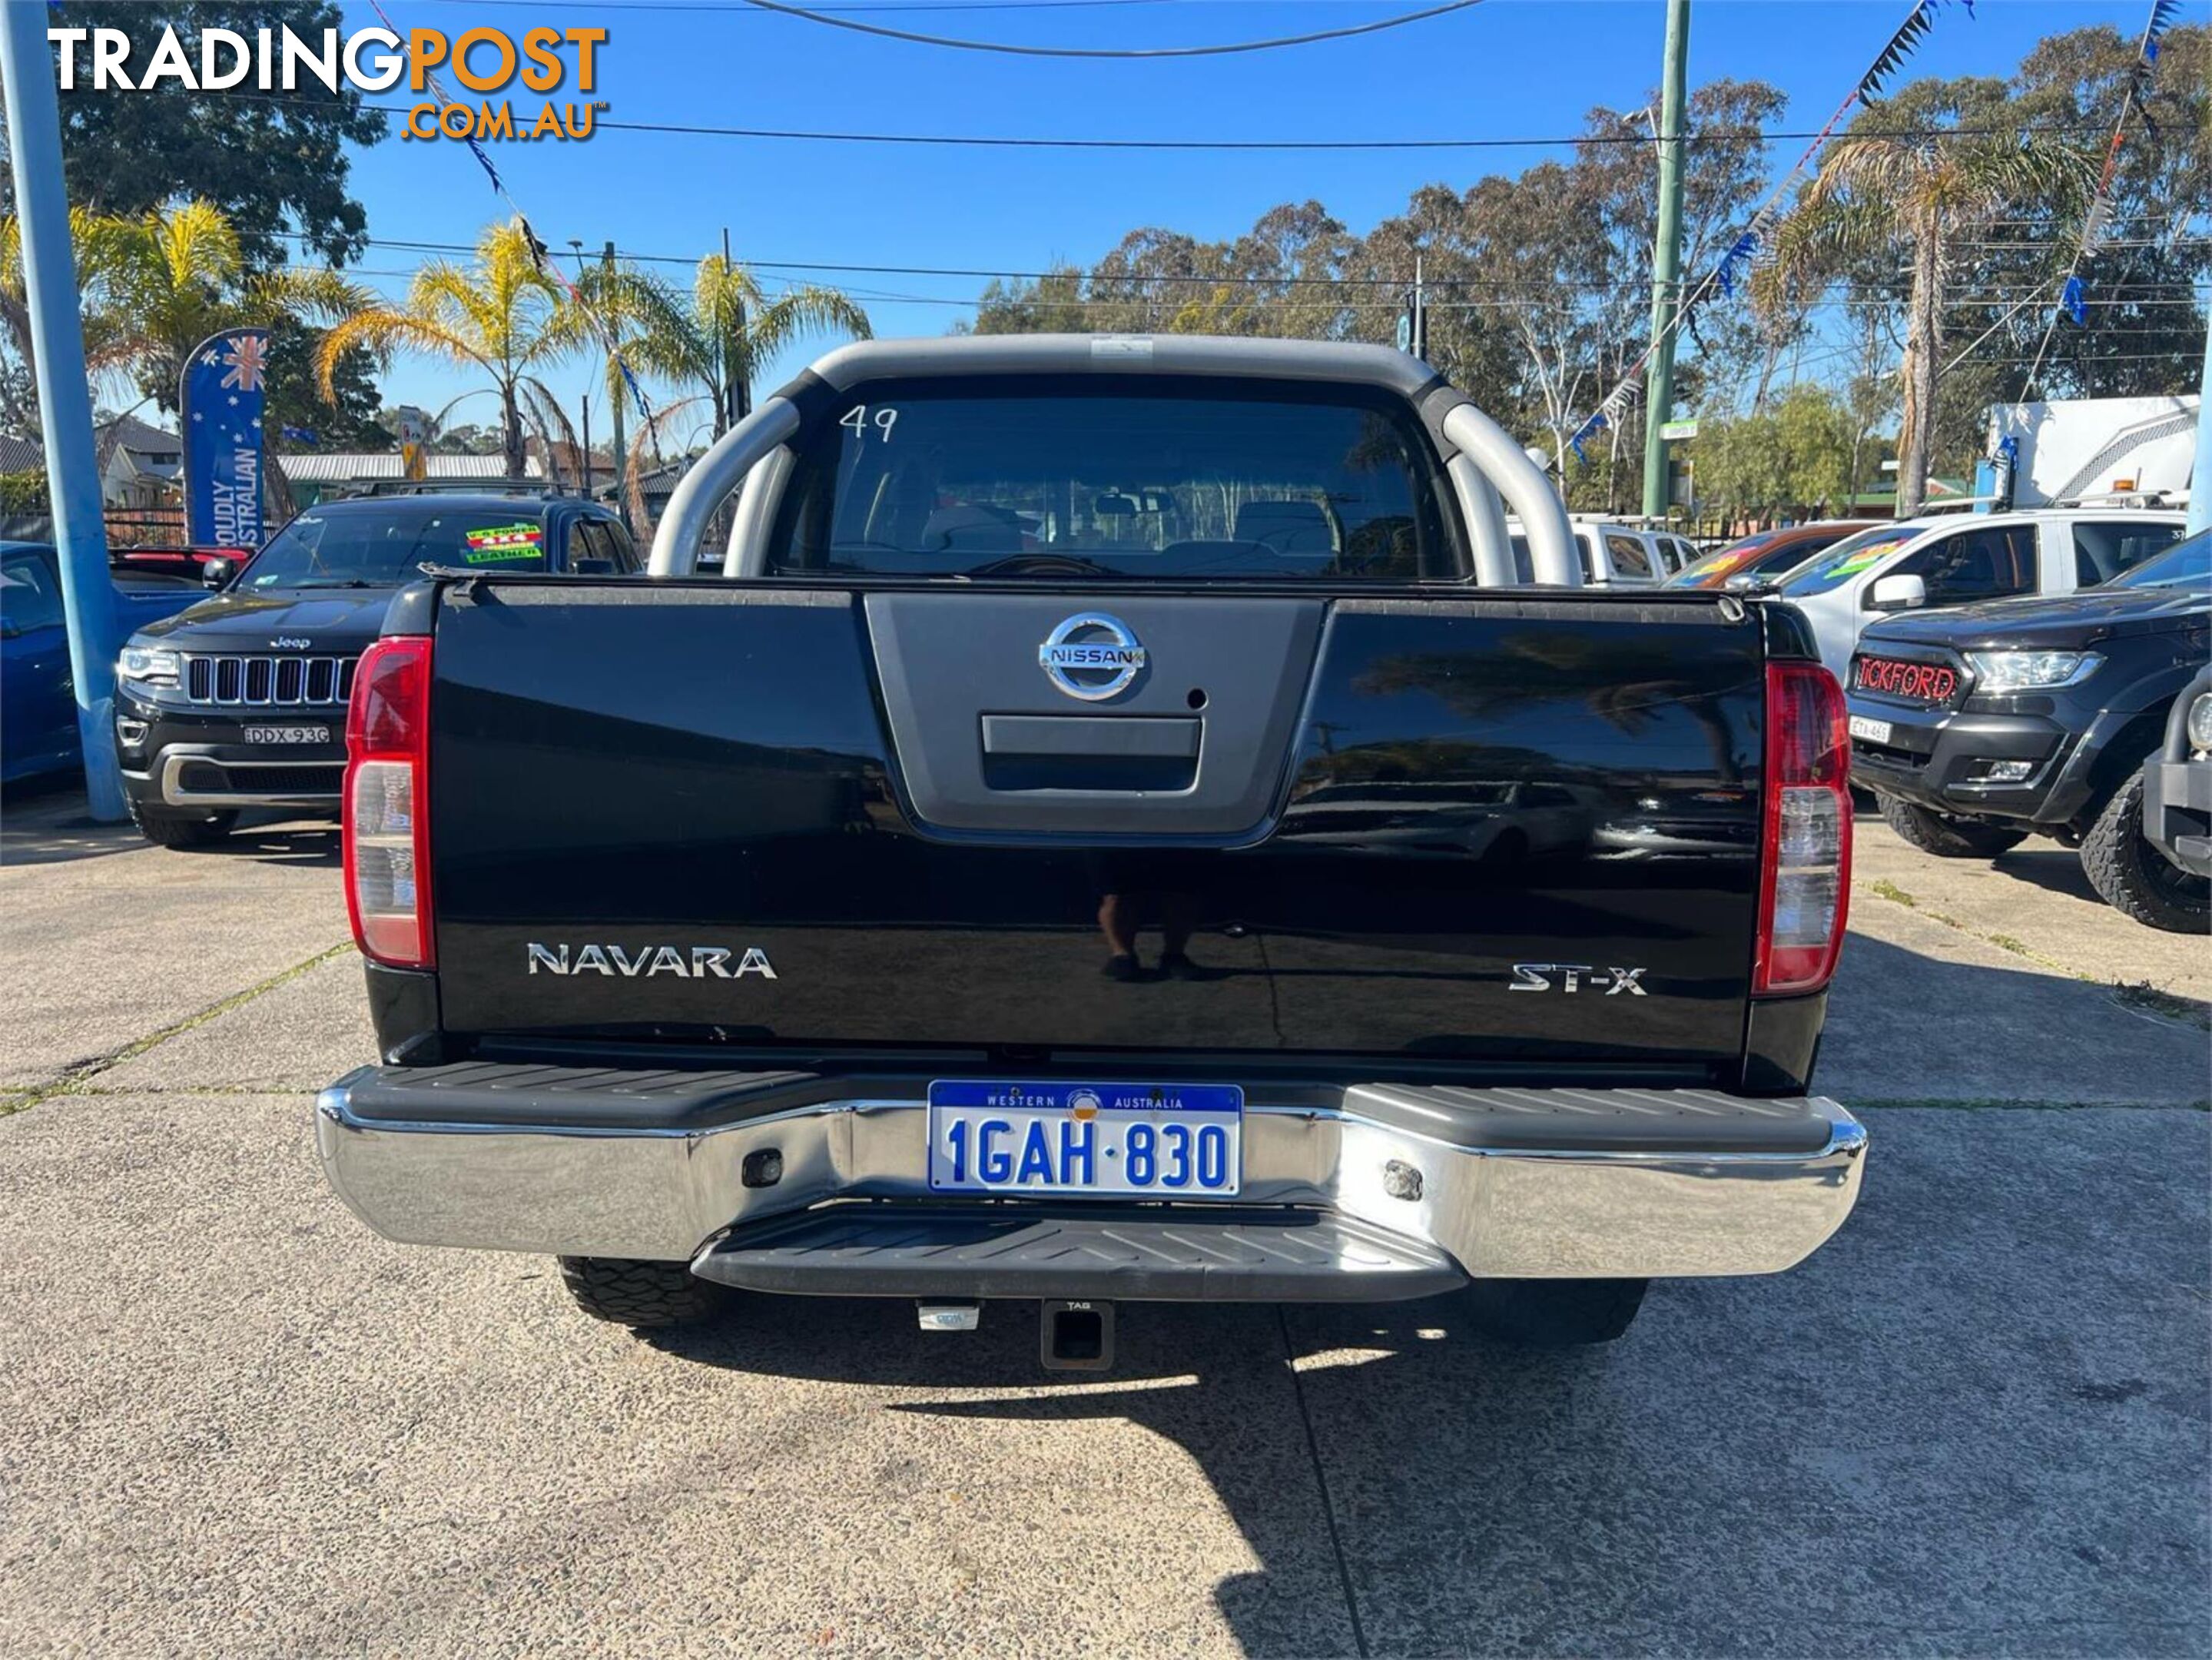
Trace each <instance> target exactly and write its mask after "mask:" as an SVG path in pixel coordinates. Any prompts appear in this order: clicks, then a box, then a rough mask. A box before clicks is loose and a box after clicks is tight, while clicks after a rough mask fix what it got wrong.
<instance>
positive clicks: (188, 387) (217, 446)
mask: <svg viewBox="0 0 2212 1660" xmlns="http://www.w3.org/2000/svg"><path fill="white" fill-rule="evenodd" d="M268 362H269V331H268V330H267V329H226V330H225V331H223V332H222V333H221V334H211V335H210V336H209V337H207V338H206V339H204V340H203V341H201V342H200V344H198V345H197V347H195V348H194V349H193V350H192V355H191V356H190V357H188V358H186V359H185V373H184V374H183V377H182V380H181V383H180V385H179V388H178V394H177V395H178V398H179V409H180V410H182V411H183V426H184V445H185V539H186V540H187V541H189V542H191V543H192V544H194V545H196V546H202V547H208V546H212V547H223V548H258V547H259V546H260V545H261V400H262V383H263V380H264V375H265V372H266V369H267V365H268Z"/></svg>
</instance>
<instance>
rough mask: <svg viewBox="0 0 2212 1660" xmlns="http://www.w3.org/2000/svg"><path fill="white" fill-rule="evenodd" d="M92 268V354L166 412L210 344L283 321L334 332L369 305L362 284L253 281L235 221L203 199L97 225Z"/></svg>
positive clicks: (257, 274) (296, 271) (265, 274)
mask: <svg viewBox="0 0 2212 1660" xmlns="http://www.w3.org/2000/svg"><path fill="white" fill-rule="evenodd" d="M86 264H87V265H88V266H89V267H90V268H91V271H92V275H93V291H94V292H96V293H98V294H99V295H100V296H101V300H102V302H103V304H102V307H101V310H102V317H101V321H102V324H103V325H104V330H105V332H106V339H105V340H104V341H103V342H98V343H96V342H95V341H94V339H93V338H92V336H93V335H94V332H95V331H94V330H93V329H90V328H88V330H87V335H88V338H87V342H86V344H87V345H88V348H92V349H94V352H95V353H96V355H97V356H104V357H106V358H107V359H109V360H110V361H113V362H128V363H129V364H131V367H132V368H134V369H135V371H136V372H137V377H138V380H139V382H140V384H141V386H143V388H144V389H145V390H146V391H147V392H149V393H151V394H152V395H153V396H154V397H155V398H157V399H158V400H159V401H160V402H161V404H162V405H163V406H164V407H167V405H169V404H173V402H174V401H175V400H176V397H177V377H178V375H179V373H180V372H181V371H182V370H183V368H184V365H185V359H186V358H187V357H188V356H191V351H192V349H193V348H194V347H195V346H197V345H198V344H200V342H202V341H203V340H204V339H206V338H207V337H209V336H210V335H211V334H216V333H220V332H221V331H223V330H225V329H234V328H244V327H247V326H249V325H255V324H268V323H274V322H276V321H278V320H280V319H285V318H289V319H295V320H296V321H299V322H301V323H309V324H325V323H333V322H337V321H338V320H340V319H343V318H345V317H347V316H349V314H351V313H355V312H357V311H359V310H361V309H362V307H364V306H367V305H368V303H369V301H370V298H371V296H370V295H369V293H368V289H364V288H362V287H361V286H360V285H359V284H358V283H349V282H348V281H347V280H346V279H345V278H344V277H341V276H339V275H338V274H337V272H336V271H327V270H323V269H320V268H318V267H313V266H295V265H287V266H282V267H280V268H278V269H277V270H275V271H248V270H247V269H246V256H245V253H244V251H243V249H242V248H241V246H240V242H239V237H238V231H237V229H236V228H235V227H234V226H233V225H232V223H231V222H230V219H229V216H228V215H226V214H225V213H224V212H223V210H222V209H221V208H218V207H217V206H216V205H215V204H213V203H212V202H204V201H199V200H197V199H196V200H192V201H189V202H185V203H184V204H181V205H179V206H177V207H174V208H155V209H153V210H150V211H149V212H148V213H146V214H144V215H143V216H140V217H138V218H136V219H121V220H110V221H106V222H100V223H97V224H96V226H95V229H94V235H93V239H92V243H91V246H90V247H89V248H88V253H87V258H86ZM79 280H80V286H84V283H83V279H82V277H80V279H79Z"/></svg>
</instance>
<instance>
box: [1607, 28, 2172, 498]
mask: <svg viewBox="0 0 2212 1660" xmlns="http://www.w3.org/2000/svg"><path fill="white" fill-rule="evenodd" d="M1946 3H1948V0H1913V4H1912V9H1911V11H1909V12H1907V13H1906V14H1905V21H1903V22H1901V23H1899V25H1898V26H1897V27H1896V28H1895V29H1894V30H1893V32H1892V33H1891V34H1890V36H1889V39H1888V40H1886V41H1884V42H1883V43H1882V47H1881V51H1880V52H1877V53H1876V54H1875V60H1874V62H1873V64H1871V65H1869V68H1868V70H1867V71H1866V73H1865V74H1863V75H1862V76H1860V77H1859V78H1858V82H1857V84H1856V85H1855V86H1853V87H1852V88H1851V90H1850V92H1849V93H1847V94H1844V101H1843V102H1842V103H1840V104H1838V105H1837V106H1836V112H1835V113H1834V114H1833V115H1831V116H1830V117H1829V118H1828V120H1827V124H1826V125H1825V126H1823V127H1822V128H1821V129H1820V131H1819V132H1817V133H1815V134H1814V136H1813V141H1812V143H1809V144H1808V145H1806V146H1805V149H1804V150H1803V152H1802V154H1801V155H1799V156H1798V157H1797V160H1796V162H1795V163H1794V164H1792V166H1791V167H1790V170H1789V171H1788V172H1787V173H1784V174H1783V175H1782V177H1781V178H1780V179H1778V181H1776V184H1775V185H1774V188H1773V189H1772V190H1771V191H1770V192H1768V193H1767V197H1766V199H1765V201H1764V202H1762V203H1760V204H1759V210H1758V211H1757V212H1755V213H1754V214H1753V215H1752V216H1751V219H1750V221H1749V222H1747V224H1746V225H1745V226H1744V228H1743V229H1742V231H1741V232H1740V233H1739V234H1737V235H1736V237H1735V240H1732V241H1731V242H1730V243H1729V247H1728V252H1726V253H1724V254H1723V255H1722V256H1721V258H1720V260H1719V262H1718V263H1717V264H1716V265H1714V266H1713V267H1712V268H1711V270H1710V271H1707V272H1706V273H1705V276H1704V277H1703V278H1701V279H1700V280H1699V283H1697V284H1696V286H1695V287H1693V288H1692V289H1690V291H1689V292H1688V293H1687V294H1686V295H1684V296H1683V297H1682V299H1681V301H1680V303H1679V304H1677V305H1676V307H1674V315H1673V316H1672V317H1671V318H1670V319H1668V324H1667V326H1666V328H1665V329H1663V330H1662V331H1660V333H1659V334H1658V335H1657V336H1656V337H1654V338H1653V340H1652V342H1651V344H1650V345H1648V346H1646V347H1645V348H1644V351H1643V353H1642V354H1641V355H1640V356H1638V358H1637V360H1636V362H1634V363H1633V364H1632V365H1631V366H1630V367H1629V369H1628V372H1627V374H1625V375H1623V376H1622V377H1621V378H1620V380H1619V381H1618V382H1616V383H1615V384H1614V386H1613V389H1612V390H1611V391H1610V392H1607V393H1606V395H1605V397H1604V398H1602V399H1601V400H1600V401H1599V404H1598V414H1597V416H1595V417H1592V419H1597V418H1599V417H1603V418H1604V419H1605V420H1607V421H1608V422H1618V421H1620V419H1621V417H1624V416H1626V415H1627V414H1628V413H1629V412H1631V411H1632V410H1635V409H1636V408H1638V406H1639V405H1640V404H1642V403H1643V401H1644V376H1645V374H1646V373H1647V372H1648V371H1649V370H1650V367H1651V362H1652V359H1653V358H1654V357H1656V356H1657V355H1658V351H1659V348H1660V346H1661V344H1663V343H1664V342H1666V341H1668V340H1670V339H1672V338H1673V337H1674V335H1675V334H1676V333H1677V332H1678V331H1684V330H1686V329H1688V328H1689V326H1690V324H1691V319H1692V318H1693V317H1694V315H1695V314H1696V312H1697V308H1698V307H1699V306H1700V305H1702V304H1704V303H1705V301H1706V300H1707V299H1708V298H1709V297H1710V296H1711V295H1712V294H1713V293H1714V292H1715V291H1716V290H1717V291H1718V292H1719V293H1721V294H1722V295H1723V296H1725V297H1727V298H1729V299H1733V298H1735V288H1736V283H1738V282H1739V281H1740V280H1741V277H1742V276H1743V273H1744V271H1745V269H1746V268H1747V266H1749V265H1753V264H1754V263H1755V262H1756V261H1757V260H1758V259H1759V257H1760V256H1761V255H1762V254H1763V253H1765V252H1767V251H1768V249H1769V245H1770V239H1771V233H1772V230H1773V227H1774V222H1775V221H1776V220H1777V219H1778V218H1779V217H1780V216H1781V214H1782V204H1783V200H1784V198H1785V197H1787V196H1788V194H1789V193H1790V191H1791V189H1793V188H1794V187H1795V186H1796V184H1797V182H1798V180H1799V179H1802V178H1803V177H1804V176H1805V173H1806V171H1807V169H1808V168H1809V167H1811V166H1812V162H1813V158H1814V156H1815V155H1819V154H1820V148H1821V146H1823V145H1824V144H1826V143H1827V142H1828V140H1829V139H1830V138H1831V137H1833V136H1834V134H1835V132H1836V130H1837V129H1838V127H1839V126H1841V125H1843V121H1844V117H1845V116H1847V115H1849V114H1850V112H1851V110H1852V108H1853V107H1854V106H1871V105H1872V104H1873V103H1874V102H1875V100H1876V98H1877V97H1879V95H1880V94H1881V90H1882V88H1883V87H1884V85H1885V84H1886V83H1887V82H1888V81H1889V79H1890V77H1891V76H1893V75H1895V74H1896V72H1897V70H1899V67H1901V66H1902V65H1903V64H1904V63H1905V59H1906V58H1910V57H1911V55H1912V52H1913V51H1914V49H1915V48H1916V47H1917V46H1918V45H1919V44H1920V42H1921V40H1923V39H1924V38H1925V37H1926V36H1927V34H1928V33H1929V30H1931V29H1932V28H1933V27H1935V20H1936V13H1937V12H1938V11H1940V10H1941V9H1942V7H1943V6H1944V5H1945V4H1946ZM1958 3H1959V4H1960V5H1961V6H1962V7H1963V8H1964V9H1965V10H1966V15H1968V16H1969V17H1972V15H1974V7H1973V0H1958ZM2158 3H2159V4H2161V5H2166V6H2172V7H2178V6H2179V3H2180V0H2158ZM1584 424H1585V426H1587V424H1588V423H1584ZM1577 436H1579V437H1583V438H1587V437H1589V433H1588V432H1587V431H1585V432H1582V433H1579V434H1577ZM1569 447H1571V448H1572V447H1573V446H1572V445H1571V444H1570V446H1569ZM1575 453H1576V454H1577V457H1579V456H1580V455H1581V453H1582V452H1581V451H1580V450H1576V452H1575Z"/></svg>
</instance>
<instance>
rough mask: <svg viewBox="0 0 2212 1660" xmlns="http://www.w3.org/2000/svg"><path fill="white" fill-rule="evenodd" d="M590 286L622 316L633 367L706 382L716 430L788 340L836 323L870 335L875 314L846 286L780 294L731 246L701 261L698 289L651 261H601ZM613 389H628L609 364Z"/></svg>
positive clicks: (690, 382) (829, 329)
mask: <svg viewBox="0 0 2212 1660" xmlns="http://www.w3.org/2000/svg"><path fill="white" fill-rule="evenodd" d="M585 289H586V294H587V295H589V296H590V297H591V298H592V300H593V301H596V302H599V303H600V304H601V307H602V309H603V310H605V312H606V313H608V314H609V315H610V316H611V317H612V318H614V319H617V321H616V328H617V341H618V345H619V349H620V351H621V354H622V356H623V361H624V362H627V363H628V364H629V367H630V368H631V369H632V370H633V371H635V372H637V373H641V374H650V375H652V376H653V377H654V378H655V379H656V380H668V381H673V382H676V383H678V384H680V385H684V386H696V387H698V388H699V389H700V395H701V396H702V397H703V398H705V399H706V400H707V401H708V403H709V404H712V405H713V406H714V435H715V436H716V437H717V438H719V437H720V436H721V435H722V434H723V433H724V432H725V431H726V430H727V429H728V427H729V423H730V419H731V417H732V414H733V413H734V412H735V410H736V407H737V398H736V396H735V393H736V392H737V390H738V388H739V387H740V386H749V385H750V384H751V382H752V379H753V376H754V375H755V374H757V372H758V371H759V369H760V368H761V366H762V365H763V363H765V362H768V360H769V359H770V358H771V357H773V356H775V354H776V353H777V352H779V351H781V350H783V349H784V348H785V347H787V346H789V345H792V344H794V343H796V342H798V341H799V340H803V339H805V338H808V337H811V336H813V335H817V334H826V333H844V334H849V335H851V336H853V337H854V338H855V339H860V340H865V339H866V338H867V337H868V336H869V332H870V331H869V328H868V314H867V313H866V311H864V310H862V309H861V308H860V307H859V306H857V305H855V304H854V303H853V301H851V300H850V299H849V298H848V297H847V296H846V295H844V294H842V292H840V291H839V290H838V289H831V288H820V287H816V286H814V285H811V284H807V285H804V286H800V287H797V288H790V289H785V290H784V291H783V292H782V293H781V294H780V295H776V296H775V298H774V299H773V300H771V299H770V298H769V296H768V295H767V293H766V292H765V291H764V290H763V289H762V288H761V286H760V284H759V283H757V282H756V281H755V280H754V278H753V274H752V272H750V271H748V270H746V269H745V267H744V266H743V265H738V264H737V263H736V262H734V261H732V260H731V259H730V258H727V257H726V256H725V255H722V254H719V253H715V254H709V255H708V257H707V258H704V259H702V260H701V261H700V262H699V269H698V271H697V273H696V275H695V277H694V278H693V280H692V284H691V292H690V293H689V294H685V293H684V291H683V290H682V289H678V288H677V287H675V286H674V285H673V284H671V283H665V282H663V281H662V280H661V279H660V278H659V277H653V276H649V275H647V274H645V273H643V272H641V271H629V270H623V269H617V270H615V271H611V272H610V271H604V270H602V271H592V272H590V273H588V274H587V275H586V278H585ZM607 391H608V395H609V396H611V397H613V398H622V397H623V395H624V394H623V383H622V371H621V368H619V367H618V366H617V365H616V364H614V363H612V362H610V363H609V364H608V367H607Z"/></svg>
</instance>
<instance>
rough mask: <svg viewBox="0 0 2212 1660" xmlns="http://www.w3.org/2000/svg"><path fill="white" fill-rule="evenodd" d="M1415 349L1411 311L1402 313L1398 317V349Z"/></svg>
mask: <svg viewBox="0 0 2212 1660" xmlns="http://www.w3.org/2000/svg"><path fill="white" fill-rule="evenodd" d="M1398 350H1400V351H1411V350H1413V317H1412V315H1411V314H1410V313H1400V315H1399V318H1398Z"/></svg>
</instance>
